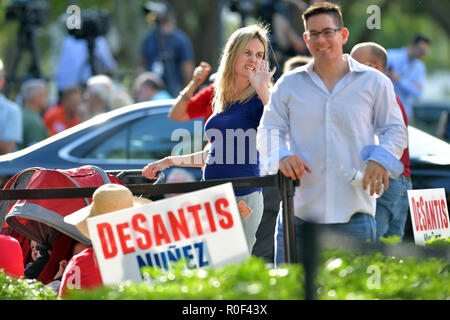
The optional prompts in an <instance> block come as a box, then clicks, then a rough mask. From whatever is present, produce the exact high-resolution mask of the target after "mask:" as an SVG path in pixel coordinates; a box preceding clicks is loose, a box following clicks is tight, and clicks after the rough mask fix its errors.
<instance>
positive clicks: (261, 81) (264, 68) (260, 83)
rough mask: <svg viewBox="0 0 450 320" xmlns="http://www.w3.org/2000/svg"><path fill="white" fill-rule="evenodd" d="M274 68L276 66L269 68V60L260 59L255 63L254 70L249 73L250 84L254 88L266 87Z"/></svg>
mask: <svg viewBox="0 0 450 320" xmlns="http://www.w3.org/2000/svg"><path fill="white" fill-rule="evenodd" d="M276 70H277V68H276V67H273V69H272V70H269V62H268V61H266V60H261V61H260V62H258V63H257V65H256V68H255V71H253V72H251V73H250V75H249V80H250V84H251V85H252V87H253V88H255V90H258V89H261V88H263V87H267V85H268V84H269V82H270V79H272V76H273V75H274V73H275V71H276Z"/></svg>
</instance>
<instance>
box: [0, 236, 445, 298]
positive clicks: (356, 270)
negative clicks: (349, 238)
mask: <svg viewBox="0 0 450 320" xmlns="http://www.w3.org/2000/svg"><path fill="white" fill-rule="evenodd" d="M437 242H439V244H438V245H439V246H440V245H443V244H442V243H445V244H444V245H448V244H449V242H447V241H442V240H438V241H437ZM319 262H320V267H319V269H318V272H317V277H316V287H317V297H318V298H319V299H327V300H329V299H332V300H334V299H337V300H340V299H346V300H354V299H367V300H373V299H438V300H442V299H450V274H449V273H450V263H449V261H448V260H445V259H436V258H426V259H424V258H400V257H393V256H386V255H382V254H381V253H371V254H357V253H352V252H348V251H345V250H322V251H321V255H320V261H319ZM145 271H146V272H147V274H148V279H147V280H146V281H145V282H142V283H131V282H125V283H122V284H121V285H117V286H107V287H104V288H99V289H96V290H93V291H82V290H74V291H72V292H71V294H70V295H69V296H68V297H66V298H64V299H75V300H77V299H81V300H126V299H132V300H154V299H157V300H178V299H180V300H191V299H194V300H259V299H264V300H298V299H303V297H304V296H303V283H304V273H303V268H302V265H294V264H285V265H282V266H280V267H279V268H277V269H274V268H273V266H272V265H268V264H266V263H265V262H264V260H263V259H261V258H256V257H250V258H249V259H247V260H246V261H244V262H243V263H241V264H239V265H229V266H226V267H222V268H217V269H212V268H205V269H200V270H189V269H186V268H184V266H183V265H182V264H181V263H179V264H177V265H175V266H174V268H173V270H172V271H171V272H167V271H162V270H160V269H151V268H148V269H146V270H145ZM0 299H14V300H21V299H25V300H28V299H36V300H52V299H60V298H58V297H57V296H56V294H55V293H53V292H52V290H51V289H49V288H45V287H44V286H43V285H42V284H41V283H39V282H36V281H27V280H15V279H11V278H10V277H7V276H5V274H4V273H3V272H2V271H0Z"/></svg>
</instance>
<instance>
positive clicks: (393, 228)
mask: <svg viewBox="0 0 450 320" xmlns="http://www.w3.org/2000/svg"><path fill="white" fill-rule="evenodd" d="M350 56H351V57H352V58H353V59H355V60H356V61H358V62H359V63H362V64H365V65H367V66H369V67H372V68H375V69H377V70H378V71H380V72H382V73H383V74H386V65H387V52H386V49H385V48H383V47H382V46H381V45H379V44H377V43H374V42H364V43H359V44H357V45H355V46H354V47H353V49H352V50H351V52H350ZM397 103H398V106H399V108H400V110H401V111H402V116H403V120H404V122H405V126H406V127H408V118H407V116H406V111H405V109H404V107H403V104H402V102H401V101H400V99H399V98H398V97H397ZM400 161H401V162H402V163H403V167H404V169H403V172H402V174H401V175H400V176H399V177H398V178H397V179H393V178H389V188H388V189H387V190H385V191H384V192H383V194H382V195H381V197H380V198H378V199H377V206H376V211H375V221H376V225H377V234H376V237H377V239H379V238H380V237H389V236H399V237H400V239H402V238H403V234H404V230H405V224H406V218H407V216H408V207H409V202H408V190H411V189H412V181H411V170H410V160H409V150H408V147H406V149H405V150H404V151H403V154H402V157H401V158H400Z"/></svg>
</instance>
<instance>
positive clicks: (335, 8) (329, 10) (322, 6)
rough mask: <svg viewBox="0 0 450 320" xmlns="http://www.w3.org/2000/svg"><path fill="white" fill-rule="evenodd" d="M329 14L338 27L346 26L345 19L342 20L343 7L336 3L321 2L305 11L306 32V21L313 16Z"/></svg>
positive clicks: (303, 16) (303, 15)
mask: <svg viewBox="0 0 450 320" xmlns="http://www.w3.org/2000/svg"><path fill="white" fill-rule="evenodd" d="M323 13H324V14H328V15H330V16H332V17H333V19H334V21H335V23H336V26H337V27H343V26H344V19H343V18H342V11H341V7H340V6H339V5H337V4H335V3H331V2H320V3H317V4H313V5H312V6H310V7H309V8H308V9H306V10H305V12H303V14H302V19H303V24H304V26H305V30H306V21H308V19H309V18H311V17H312V16H315V15H318V14H323Z"/></svg>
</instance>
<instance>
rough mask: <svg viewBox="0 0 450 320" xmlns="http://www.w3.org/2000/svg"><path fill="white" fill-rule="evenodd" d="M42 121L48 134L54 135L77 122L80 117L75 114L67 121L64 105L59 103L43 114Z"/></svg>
mask: <svg viewBox="0 0 450 320" xmlns="http://www.w3.org/2000/svg"><path fill="white" fill-rule="evenodd" d="M44 123H45V126H46V127H47V130H48V132H49V133H50V135H54V134H57V133H59V132H61V131H63V130H66V129H68V128H71V127H73V126H75V125H77V124H79V123H80V119H79V118H78V116H77V115H75V116H74V117H73V118H72V120H70V121H69V119H67V115H66V111H65V110H64V107H63V106H62V105H60V104H59V105H57V106H56V107H55V108H52V109H49V110H48V111H47V112H46V113H45V114H44Z"/></svg>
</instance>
